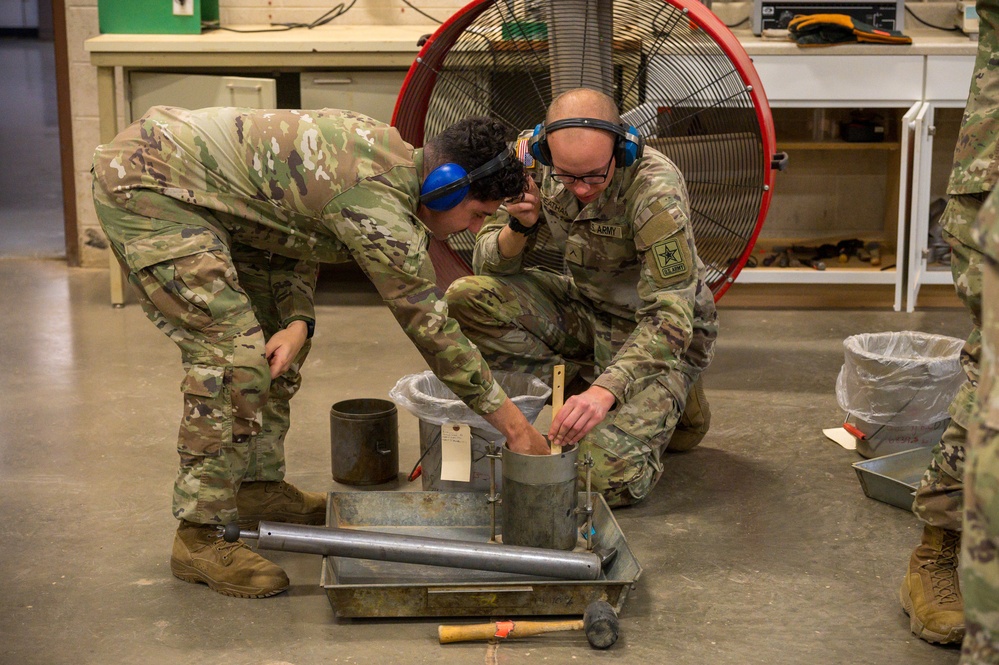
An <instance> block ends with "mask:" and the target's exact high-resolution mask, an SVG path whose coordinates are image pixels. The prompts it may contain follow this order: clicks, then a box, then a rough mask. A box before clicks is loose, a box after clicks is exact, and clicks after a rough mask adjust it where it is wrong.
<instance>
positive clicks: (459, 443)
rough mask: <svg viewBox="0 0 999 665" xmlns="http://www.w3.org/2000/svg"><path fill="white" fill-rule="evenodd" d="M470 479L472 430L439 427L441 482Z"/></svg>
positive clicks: (454, 426) (453, 425) (449, 425)
mask: <svg viewBox="0 0 999 665" xmlns="http://www.w3.org/2000/svg"><path fill="white" fill-rule="evenodd" d="M471 479H472V430H471V429H470V428H469V427H468V425H456V424H454V423H444V424H443V425H441V480H454V481H457V482H460V483H467V482H468V481H469V480H471Z"/></svg>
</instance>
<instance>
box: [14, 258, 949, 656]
mask: <svg viewBox="0 0 999 665" xmlns="http://www.w3.org/2000/svg"><path fill="white" fill-rule="evenodd" d="M0 285H2V288H0V311H2V312H4V313H5V314H4V315H3V316H2V317H0V333H2V338H3V339H4V340H5V343H4V348H3V353H2V357H3V359H4V369H5V379H4V380H3V381H2V382H0V404H2V405H3V412H2V413H3V416H2V417H0V524H3V525H4V526H5V528H4V539H3V545H2V547H0V580H2V582H0V635H3V642H4V647H3V649H2V650H0V662H2V663H11V664H15V663H16V664H18V665H26V664H31V663H38V664H45V665H57V664H60V663H72V664H74V665H78V664H80V663H124V662H136V663H139V662H141V663H163V664H172V663H183V664H185V665H187V664H190V663H202V662H203V663H227V664H233V665H235V664H243V663H245V664H251V663H253V664H264V663H267V664H277V663H293V664H294V665H309V664H312V663H316V664H318V663H323V664H327V663H401V662H406V663H442V662H445V663H477V662H485V663H512V662H518V663H520V662H551V663H570V662H583V660H584V659H594V660H604V661H610V660H614V661H615V662H622V663H660V662H668V663H673V664H681V663H691V664H696V665H703V664H705V663H711V664H713V665H723V664H726V663H732V664H734V665H746V664H747V663H765V664H767V665H773V664H775V663H807V664H809V665H815V664H823V663H830V664H834V663H836V664H838V663H907V664H913V665H915V664H923V663H926V664H929V663H934V664H945V663H955V662H957V658H958V653H957V650H956V649H947V648H941V647H937V646H932V645H929V644H927V643H924V642H922V641H920V640H918V639H916V638H914V637H913V636H912V635H911V634H910V633H909V628H908V621H907V619H906V617H905V615H904V614H903V613H902V611H901V609H900V608H899V604H898V599H897V592H898V585H899V582H900V578H901V574H902V572H903V569H904V567H905V563H906V561H907V557H908V555H909V553H910V551H911V549H912V548H913V547H914V545H915V544H916V542H917V541H918V538H919V531H920V528H919V526H918V524H917V522H916V520H915V518H914V517H912V516H911V515H910V514H909V513H908V512H906V511H904V510H900V509H898V508H893V507H891V506H888V505H885V504H882V503H879V502H876V501H874V500H871V499H868V498H867V497H865V496H864V494H863V492H862V491H861V488H860V486H859V484H858V482H857V478H856V475H855V474H854V471H853V469H852V468H851V466H850V464H851V462H854V461H856V460H857V459H858V457H857V456H856V455H855V454H854V453H852V452H848V451H846V450H843V449H842V448H840V447H838V446H837V445H835V444H834V443H832V442H830V441H828V440H826V439H825V438H824V437H823V435H822V434H821V431H820V430H821V429H822V428H824V427H830V426H835V425H837V424H838V423H840V422H841V420H842V417H843V413H842V412H841V411H840V410H839V408H838V406H837V404H836V399H835V395H834V384H835V379H836V375H837V372H838V371H839V368H840V365H841V364H842V361H843V351H842V346H841V342H842V340H843V339H844V338H845V337H847V336H849V335H851V334H854V333H858V332H873V331H880V330H904V329H912V330H923V331H928V332H934V333H942V334H948V335H953V336H957V337H963V336H964V335H965V334H966V332H967V330H968V324H967V322H966V316H965V315H964V313H963V312H962V311H960V310H956V309H943V310H934V311H925V312H917V313H915V314H900V313H893V312H885V311H787V310H784V311H780V310H752V309H733V308H726V307H725V306H724V303H725V301H724V300H723V301H722V304H723V307H722V309H721V325H722V331H721V334H720V336H719V341H718V353H717V358H716V360H715V362H714V364H713V365H712V367H711V369H710V370H709V372H708V374H707V375H706V386H707V393H708V397H709V399H710V401H711V405H712V409H713V412H714V421H713V424H712V428H711V432H710V433H709V434H708V436H707V438H706V440H705V441H704V442H703V444H702V445H701V446H700V447H699V448H697V449H695V450H693V451H691V452H690V453H687V454H681V455H673V456H670V457H669V460H668V468H667V471H666V474H665V477H664V479H663V481H662V482H661V483H660V485H659V487H658V488H657V489H656V491H655V492H654V494H653V495H652V497H651V498H650V499H649V500H648V501H647V502H645V503H644V504H642V505H640V506H638V507H635V508H631V509H626V510H618V511H616V513H615V514H616V517H617V520H618V521H619V523H620V525H621V528H622V529H623V531H624V533H625V536H626V538H627V539H628V541H629V543H630V545H631V547H632V548H633V550H634V552H635V555H636V557H637V558H638V560H639V562H640V563H641V565H642V566H643V567H644V574H643V575H642V577H641V579H640V580H639V581H638V583H637V585H636V587H635V589H634V590H633V591H632V592H631V594H630V595H629V597H628V600H627V602H626V603H625V605H624V608H623V611H622V613H621V625H622V636H621V640H620V641H619V643H618V644H617V645H616V646H615V647H614V648H613V649H611V650H610V651H609V652H595V651H593V650H591V649H589V648H588V646H587V644H586V641H585V638H584V637H583V635H582V634H580V633H562V634H550V635H547V636H541V637H535V638H530V639H525V640H523V641H517V642H514V641H511V642H506V643H503V644H500V645H498V646H489V645H487V644H484V643H467V644H455V645H446V646H441V645H439V644H438V643H437V640H436V628H437V625H438V623H440V621H438V620H435V619H430V618H427V619H406V620H395V619H378V620H337V619H336V618H335V617H334V614H333V610H332V608H331V606H330V603H329V601H328V599H327V597H326V595H325V593H324V590H323V589H322V588H321V587H320V586H319V576H320V566H321V560H320V558H319V557H316V556H311V555H304V554H294V553H284V552H267V553H266V555H267V556H269V557H270V558H272V559H273V560H274V561H276V562H278V563H279V564H280V565H282V566H283V567H284V568H285V569H286V570H287V572H288V574H289V576H290V577H291V581H292V586H291V589H290V590H289V591H288V592H286V593H284V594H281V595H279V596H276V597H274V598H270V599H265V600H240V599H234V598H228V597H225V596H221V595H218V594H216V593H213V592H211V591H210V590H208V589H207V588H206V587H204V586H200V585H192V584H187V583H184V582H181V581H179V580H176V579H175V578H173V577H172V576H171V574H170V571H169V566H168V559H169V552H170V545H171V542H172V538H173V532H174V529H175V526H176V523H175V521H174V519H173V517H172V516H171V514H170V490H171V485H172V481H173V477H174V473H175V470H176V465H177V460H176V453H175V451H174V444H175V440H176V439H175V436H176V430H177V420H178V412H179V410H180V404H181V398H180V393H179V391H178V385H179V383H180V379H181V368H180V363H179V359H178V354H177V351H176V350H175V347H174V346H173V345H172V344H171V343H170V342H169V341H167V339H165V338H164V337H163V336H162V335H161V334H160V333H159V332H158V331H157V330H156V329H155V328H154V327H153V326H152V325H151V324H150V323H149V322H148V321H146V320H145V318H144V317H143V315H142V313H141V311H140V310H139V308H138V307H137V306H136V305H135V304H134V303H130V304H128V305H127V306H126V307H124V308H123V309H117V310H116V309H112V308H111V307H110V306H109V304H108V282H107V273H106V272H105V271H101V270H83V269H69V268H67V267H66V266H65V265H64V264H63V263H62V262H59V261H43V260H3V261H0ZM318 319H319V320H318V322H317V327H316V329H317V332H316V337H315V348H314V351H313V354H312V356H311V358H310V360H309V362H308V365H307V367H306V370H305V385H304V386H303V388H302V390H301V392H300V394H299V395H298V396H296V398H295V400H294V402H293V405H294V417H293V422H294V426H293V428H292V431H291V434H290V436H289V440H288V446H287V447H288V455H287V456H288V478H289V480H291V481H293V482H294V483H296V484H298V485H299V486H301V487H303V488H306V489H311V490H338V491H344V490H347V489H349V488H345V487H342V486H337V485H336V484H335V483H334V482H333V480H332V476H331V471H330V442H329V424H328V422H329V421H328V413H329V408H330V406H331V405H332V404H333V403H334V402H336V401H339V400H341V399H346V398H352V397H383V398H384V397H386V395H387V393H388V391H389V389H390V388H391V387H392V386H393V385H394V383H395V382H396V380H397V379H398V378H400V377H401V376H404V375H406V374H410V373H413V372H419V371H423V370H424V369H425V365H424V363H423V361H422V359H421V358H420V356H419V355H418V354H417V353H416V351H415V350H414V349H413V347H412V346H411V345H410V343H409V342H408V340H407V339H406V338H405V336H404V335H403V334H402V332H401V331H400V329H399V328H398V326H397V325H396V324H395V322H394V320H393V319H392V318H391V316H390V315H389V312H388V310H387V309H386V308H384V307H382V306H381V305H380V304H379V302H378V298H377V295H376V294H374V293H373V292H372V290H371V289H370V287H369V286H368V285H367V284H366V283H365V282H363V280H358V279H356V278H355V277H353V276H350V275H349V274H344V275H339V276H336V275H333V276H330V277H329V278H327V279H324V280H323V287H322V289H321V292H320V295H319V307H318ZM417 423H418V421H417V420H416V418H414V417H413V416H411V415H410V414H408V413H406V412H401V413H400V440H401V442H402V443H401V460H400V469H401V471H402V474H403V475H404V474H405V473H406V472H408V470H409V469H410V468H411V467H412V466H413V464H414V462H415V461H416V457H417V451H418V436H419V435H418V432H417ZM394 487H395V488H396V489H399V490H403V491H405V490H412V489H419V483H413V484H409V483H406V482H405V480H401V481H400V482H399V483H398V484H396V485H395V486H394Z"/></svg>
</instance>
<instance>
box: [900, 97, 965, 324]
mask: <svg viewBox="0 0 999 665" xmlns="http://www.w3.org/2000/svg"><path fill="white" fill-rule="evenodd" d="M944 106H946V105H944ZM940 107H941V105H935V104H931V103H929V102H927V103H925V104H924V105H923V109H922V111H921V112H920V113H919V114H917V115H916V117H915V119H914V120H913V123H912V125H913V141H914V147H913V166H912V168H913V171H912V199H911V203H910V218H909V229H910V232H909V256H908V273H909V274H908V279H907V282H908V284H907V289H906V291H907V293H906V311H909V312H911V311H913V310H914V309H915V307H916V300H917V298H918V297H919V289H920V287H921V286H922V285H923V284H953V283H954V278H953V275H952V274H951V271H950V269H949V267H944V268H941V267H937V268H935V269H932V268H930V267H929V262H928V253H929V232H930V202H931V199H932V197H933V187H932V183H931V179H932V177H933V166H934V159H933V143H934V137H935V135H936V131H935V126H934V123H935V118H936V115H937V111H939V109H940ZM944 148H946V151H947V154H948V155H952V154H953V149H954V144H953V142H949V141H948V142H946V144H941V150H944ZM937 162H938V163H937V166H942V167H945V168H946V169H947V173H949V172H950V166H951V161H950V160H947V161H945V162H940V161H939V160H937ZM943 175H946V174H943ZM938 194H939V192H938Z"/></svg>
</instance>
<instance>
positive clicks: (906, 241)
mask: <svg viewBox="0 0 999 665" xmlns="http://www.w3.org/2000/svg"><path fill="white" fill-rule="evenodd" d="M925 107H926V104H923V103H922V102H916V103H915V104H914V105H913V106H912V108H910V109H909V110H908V112H907V113H906V114H905V115H904V116H902V129H901V134H900V137H899V139H900V141H901V144H902V146H901V162H900V166H899V177H898V257H899V264H902V263H903V262H904V265H905V266H906V270H905V272H906V274H907V275H908V276H909V277H911V275H912V252H913V247H912V240H911V237H912V231H911V229H910V222H909V220H910V219H912V210H911V206H912V203H911V202H912V201H913V199H912V191H913V189H915V188H914V187H913V186H912V179H913V177H914V176H913V173H914V171H915V170H916V169H915V168H914V165H915V160H916V150H915V144H916V117H917V116H918V115H919V114H920V113H922V112H923V111H924V109H925ZM907 233H908V238H907V237H906V234H907ZM906 247H907V248H908V253H906V249H905V248H906ZM909 283H910V284H911V281H910V282H909ZM911 302H913V295H912V291H911V289H907V291H906V306H907V307H911V305H909V303H911ZM901 309H902V289H901V288H896V289H895V311H896V312H897V311H899V310H901ZM909 311H912V310H911V309H910V310H909Z"/></svg>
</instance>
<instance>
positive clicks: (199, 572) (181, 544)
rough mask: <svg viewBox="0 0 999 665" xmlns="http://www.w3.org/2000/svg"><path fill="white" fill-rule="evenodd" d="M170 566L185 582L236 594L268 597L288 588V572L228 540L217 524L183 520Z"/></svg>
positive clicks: (238, 595) (178, 529) (243, 545)
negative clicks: (194, 522) (223, 536)
mask: <svg viewBox="0 0 999 665" xmlns="http://www.w3.org/2000/svg"><path fill="white" fill-rule="evenodd" d="M170 570H171V572H173V574H174V576H175V577H178V578H180V579H182V580H184V581H185V582H199V583H201V584H207V585H208V588H209V589H211V590H212V591H217V592H219V593H221V594H224V595H226V596H236V597H237V598H266V597H268V596H273V595H274V594H278V593H281V592H282V591H284V590H285V589H287V588H288V585H289V584H290V582H289V581H288V576H287V575H285V573H284V571H283V570H281V568H279V567H278V566H277V565H275V564H273V563H271V562H270V561H268V560H267V559H265V558H263V557H262V556H260V555H259V554H257V553H256V552H253V551H251V550H250V548H249V547H247V546H246V544H245V543H243V541H241V540H237V541H236V542H234V543H227V542H225V541H224V540H223V539H222V533H221V531H219V528H218V527H217V526H212V525H210V524H193V523H191V522H184V521H181V523H180V526H179V527H178V528H177V535H176V536H175V537H174V539H173V555H172V556H171V557H170Z"/></svg>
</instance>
